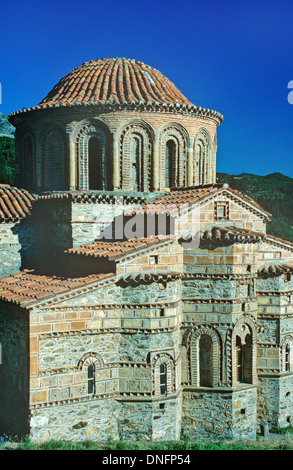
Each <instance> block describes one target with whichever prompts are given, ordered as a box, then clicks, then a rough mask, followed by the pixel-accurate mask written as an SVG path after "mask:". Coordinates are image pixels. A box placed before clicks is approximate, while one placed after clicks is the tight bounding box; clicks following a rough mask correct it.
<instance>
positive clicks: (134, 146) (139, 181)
mask: <svg viewBox="0 0 293 470" xmlns="http://www.w3.org/2000/svg"><path fill="white" fill-rule="evenodd" d="M142 160H143V149H142V139H141V136H140V135H139V134H132V135H131V136H130V186H131V189H132V190H133V191H143V171H142V167H143V161H142Z"/></svg>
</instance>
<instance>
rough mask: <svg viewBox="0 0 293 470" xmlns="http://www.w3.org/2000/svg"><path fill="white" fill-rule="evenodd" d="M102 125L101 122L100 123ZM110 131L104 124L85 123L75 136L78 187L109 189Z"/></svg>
mask: <svg viewBox="0 0 293 470" xmlns="http://www.w3.org/2000/svg"><path fill="white" fill-rule="evenodd" d="M99 125H100V123H99ZM108 146H109V133H108V130H107V129H106V128H105V126H104V124H103V125H102V124H101V128H100V127H98V125H97V123H96V122H95V123H93V124H91V123H90V122H88V123H85V124H84V125H83V127H81V128H80V129H79V131H78V132H77V133H76V137H75V154H76V173H77V188H78V189H81V190H87V189H93V190H95V189H96V190H97V189H99V190H103V189H106V190H107V189H109V181H108V180H109V172H110V159H109V158H107V154H108V151H109V150H108Z"/></svg>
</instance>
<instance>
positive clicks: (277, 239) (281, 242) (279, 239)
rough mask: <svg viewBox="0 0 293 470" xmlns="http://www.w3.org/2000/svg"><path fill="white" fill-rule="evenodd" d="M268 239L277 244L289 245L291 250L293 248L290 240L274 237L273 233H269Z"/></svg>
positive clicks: (269, 241)
mask: <svg viewBox="0 0 293 470" xmlns="http://www.w3.org/2000/svg"><path fill="white" fill-rule="evenodd" d="M266 241H267V242H268V243H271V244H275V245H282V246H283V247H284V248H286V247H288V248H290V249H291V250H292V249H293V243H292V242H289V241H288V240H283V239H282V238H277V237H273V235H267V236H266Z"/></svg>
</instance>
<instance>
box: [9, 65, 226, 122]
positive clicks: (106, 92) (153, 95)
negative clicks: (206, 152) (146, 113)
mask: <svg viewBox="0 0 293 470" xmlns="http://www.w3.org/2000/svg"><path fill="white" fill-rule="evenodd" d="M76 105H119V106H123V105H127V106H129V105H146V106H154V105H156V106H157V105H162V106H166V107H167V109H168V107H169V106H171V107H173V108H174V106H175V107H179V108H182V109H185V110H186V111H188V112H189V111H190V110H191V111H192V112H196V113H200V114H202V113H204V114H205V115H208V116H213V117H215V118H216V119H217V120H219V121H220V122H221V121H222V119H223V116H222V115H221V114H220V113H218V112H216V111H212V110H210V109H204V108H201V107H197V106H195V105H194V104H192V103H191V102H190V101H189V100H188V99H187V98H185V96H184V95H183V94H182V93H181V91H180V90H178V88H177V87H176V86H175V85H174V83H172V82H171V81H170V80H169V79H168V78H167V77H166V76H165V75H163V74H162V73H161V72H160V71H159V70H157V69H154V68H153V67H150V66H149V65H146V64H144V63H143V62H140V61H137V60H134V59H126V58H121V57H116V58H106V59H99V60H91V61H89V62H85V63H84V64H82V65H81V66H80V67H76V68H75V69H73V70H72V71H71V72H70V73H68V74H67V75H66V76H65V77H63V78H62V79H61V80H60V81H59V82H58V83H57V84H56V85H55V86H54V88H53V89H52V90H51V91H50V92H49V94H48V95H47V96H46V97H45V98H44V99H43V100H42V101H41V103H39V104H38V105H37V106H34V107H32V108H23V110H22V111H16V112H14V113H11V115H10V116H13V115H15V114H18V113H21V112H26V111H32V110H37V109H43V108H51V107H60V106H61V107H62V106H76Z"/></svg>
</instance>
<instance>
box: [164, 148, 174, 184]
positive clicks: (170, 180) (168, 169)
mask: <svg viewBox="0 0 293 470" xmlns="http://www.w3.org/2000/svg"><path fill="white" fill-rule="evenodd" d="M175 160H176V144H175V142H174V141H173V140H168V142H167V143H166V159H165V187H166V188H171V187H173V186H175Z"/></svg>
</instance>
